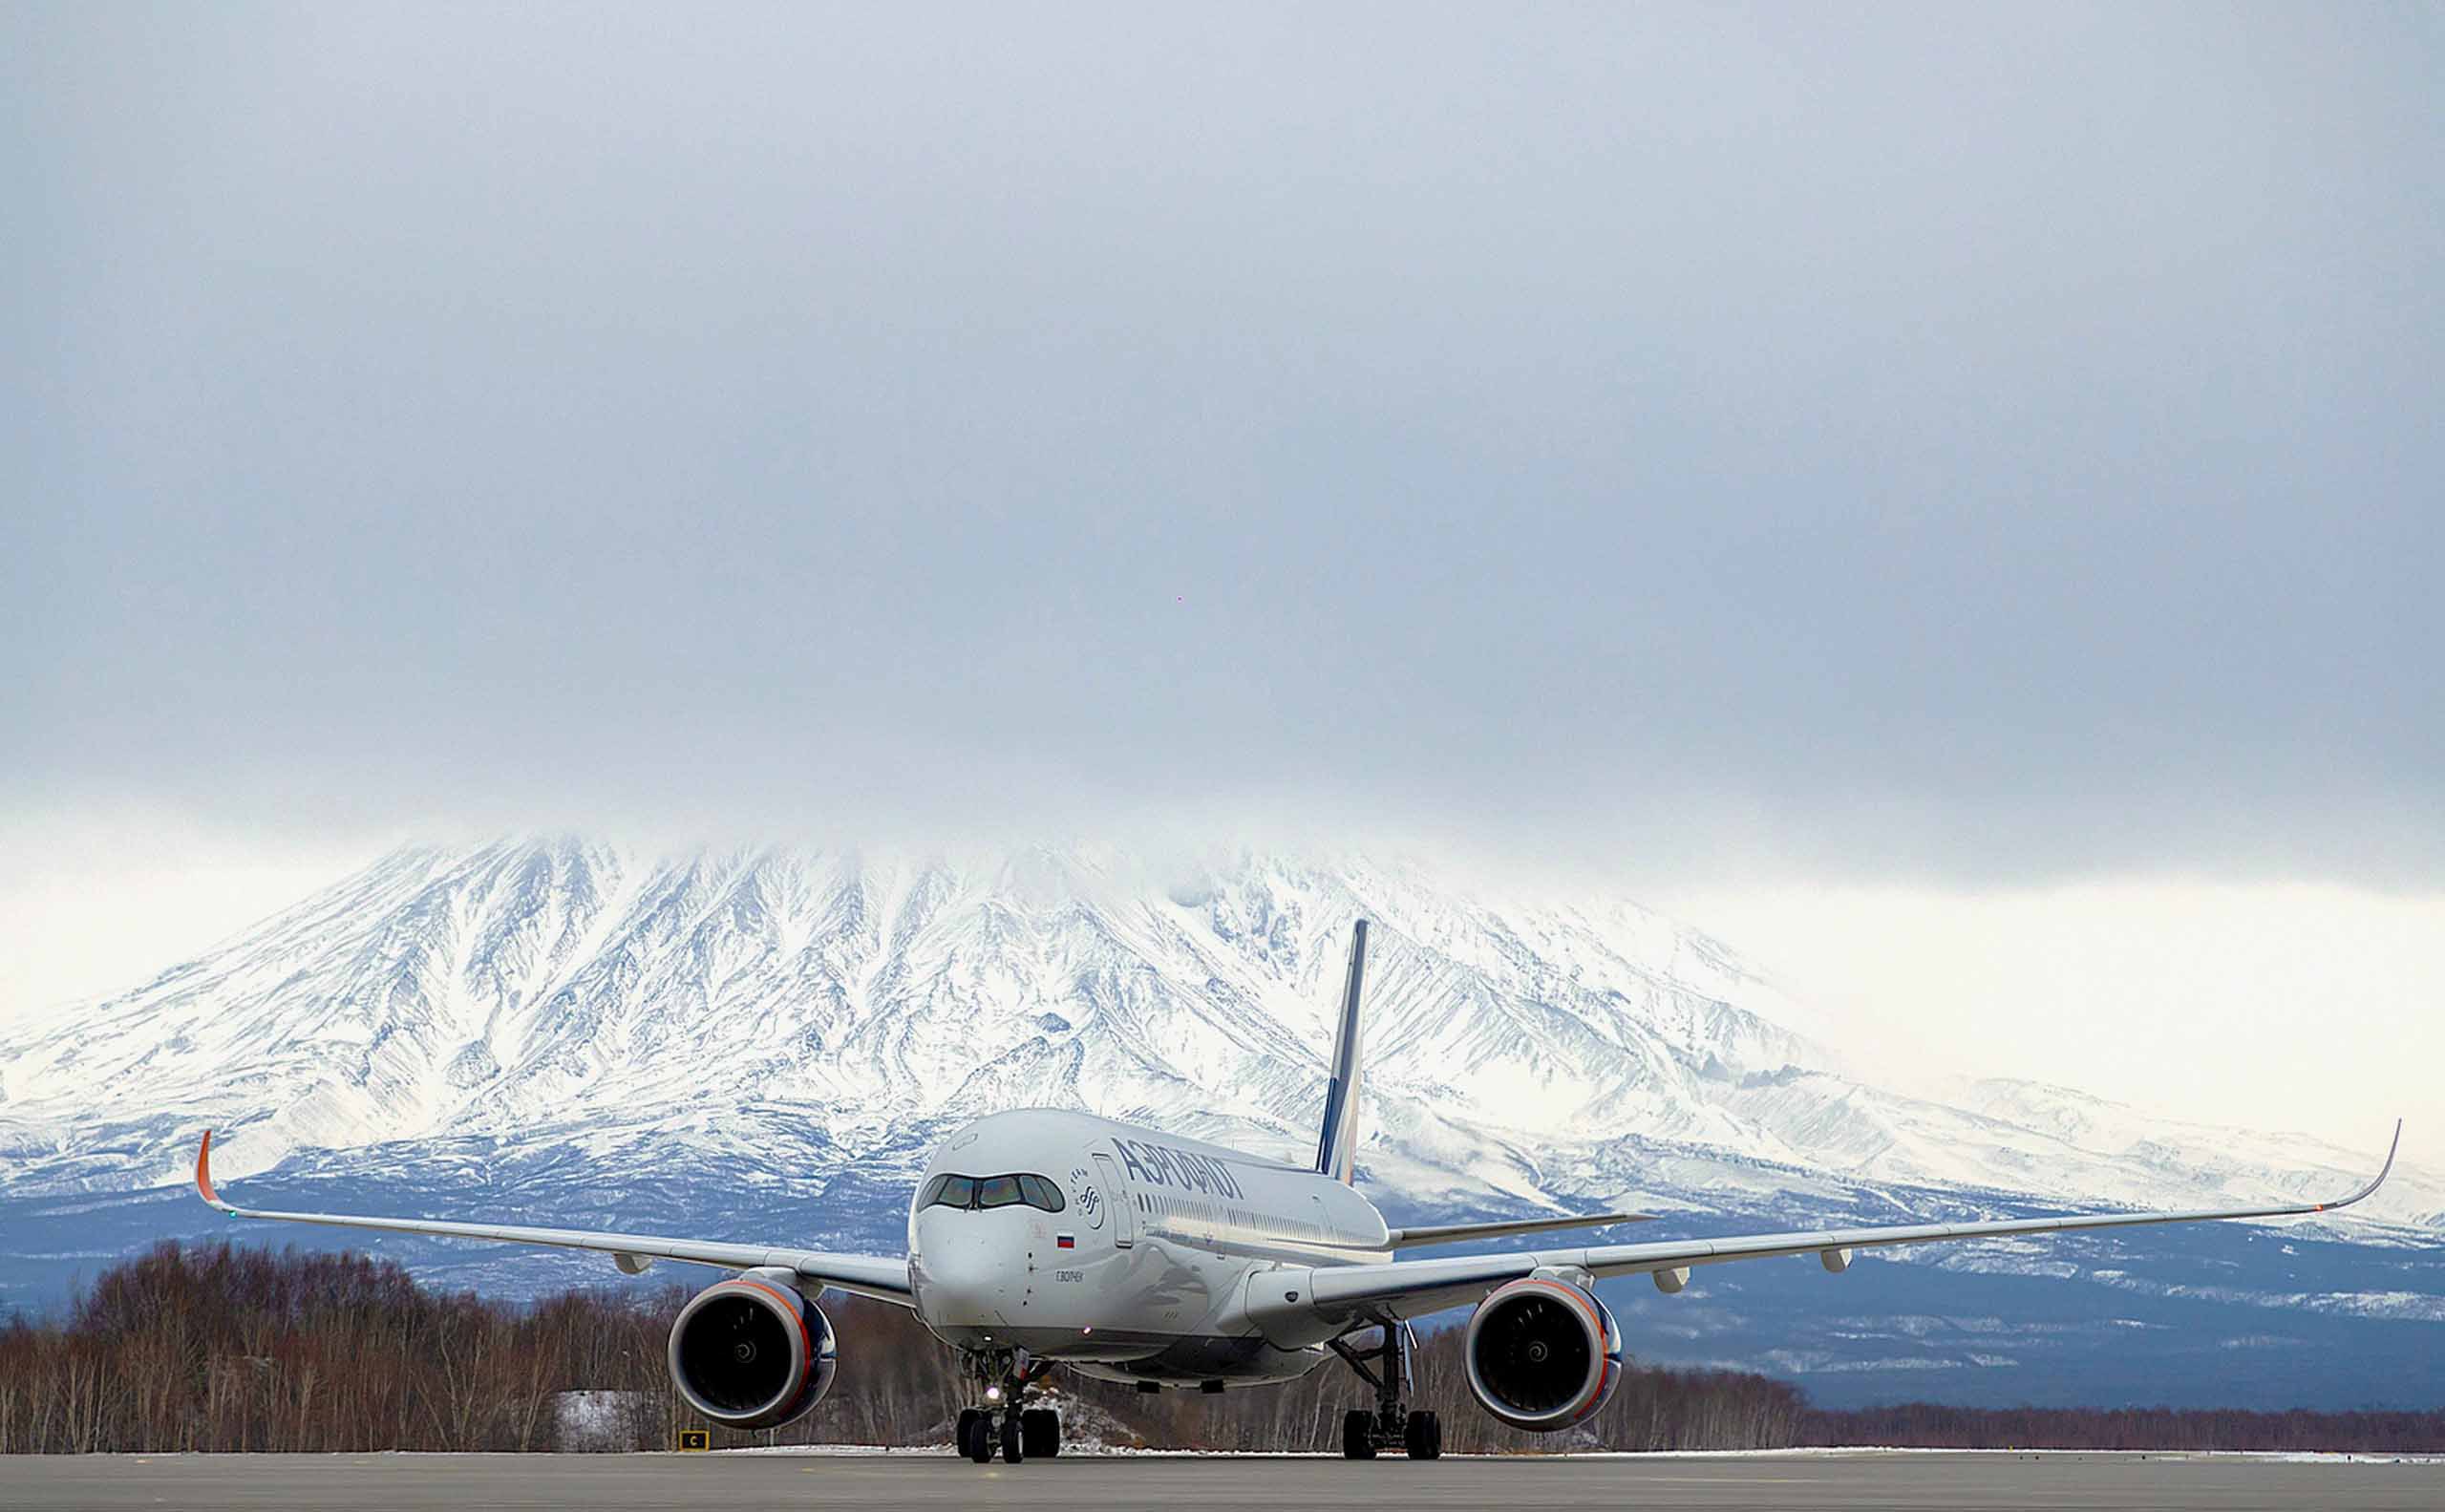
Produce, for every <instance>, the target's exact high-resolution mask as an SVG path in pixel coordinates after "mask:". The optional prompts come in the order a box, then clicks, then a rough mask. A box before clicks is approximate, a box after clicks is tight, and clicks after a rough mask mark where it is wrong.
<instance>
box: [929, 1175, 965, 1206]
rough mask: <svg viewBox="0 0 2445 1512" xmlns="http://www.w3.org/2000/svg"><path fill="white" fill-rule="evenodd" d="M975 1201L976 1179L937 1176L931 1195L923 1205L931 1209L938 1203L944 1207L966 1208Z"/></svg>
mask: <svg viewBox="0 0 2445 1512" xmlns="http://www.w3.org/2000/svg"><path fill="white" fill-rule="evenodd" d="M975 1201H976V1178H974V1177H972V1176H937V1177H935V1178H934V1191H933V1195H932V1196H931V1197H930V1198H929V1199H927V1201H926V1203H925V1205H926V1206H928V1207H932V1206H934V1205H936V1204H937V1203H939V1204H941V1205H942V1206H944V1207H966V1206H967V1205H968V1204H969V1203H973V1202H975Z"/></svg>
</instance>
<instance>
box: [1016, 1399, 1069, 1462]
mask: <svg viewBox="0 0 2445 1512" xmlns="http://www.w3.org/2000/svg"><path fill="white" fill-rule="evenodd" d="M1019 1447H1020V1448H1021V1449H1022V1450H1024V1451H1025V1452H1026V1454H1027V1457H1028V1458H1029V1459H1052V1457H1053V1456H1055V1455H1057V1454H1059V1453H1060V1452H1061V1415H1060V1414H1059V1413H1056V1412H1054V1411H1053V1410H1052V1408H1050V1407H1031V1408H1029V1409H1028V1410H1027V1411H1025V1412H1023V1413H1021V1414H1019Z"/></svg>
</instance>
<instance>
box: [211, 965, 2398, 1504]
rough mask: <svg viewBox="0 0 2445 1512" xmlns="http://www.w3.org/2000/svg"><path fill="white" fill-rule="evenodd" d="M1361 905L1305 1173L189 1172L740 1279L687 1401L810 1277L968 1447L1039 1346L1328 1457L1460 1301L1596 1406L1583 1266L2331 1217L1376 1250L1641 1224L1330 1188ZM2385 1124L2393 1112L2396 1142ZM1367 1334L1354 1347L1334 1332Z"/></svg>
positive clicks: (1003, 1122)
mask: <svg viewBox="0 0 2445 1512" xmlns="http://www.w3.org/2000/svg"><path fill="white" fill-rule="evenodd" d="M1366 967H1367V923H1366V921H1364V920H1361V921H1359V923H1358V925H1357V926H1356V927H1355V929H1354V930H1353V933H1352V937H1351V940H1350V976H1349V981H1348V984H1347V986H1346V988H1345V990H1344V992H1343V996H1342V1009H1341V1025H1340V1029H1339V1032H1338V1033H1337V1035H1336V1037H1335V1041H1334V1044H1333V1058H1332V1075H1331V1079H1330V1081H1329V1084H1328V1086H1327V1090H1326V1094H1325V1110H1324V1122H1323V1129H1322V1131H1321V1133H1320V1136H1319V1138H1318V1139H1317V1141H1316V1159H1315V1162H1314V1164H1313V1165H1312V1166H1311V1167H1303V1166H1297V1165H1287V1164H1285V1163H1283V1162H1282V1161H1273V1160H1267V1159H1265V1158H1263V1157H1260V1156H1254V1155H1248V1154H1245V1153H1243V1152H1242V1151H1238V1150H1232V1149H1226V1148H1224V1147H1223V1146H1221V1145H1217V1144H1207V1143H1203V1142H1201V1141H1199V1140H1195V1139H1179V1138H1175V1137H1172V1136H1168V1135H1164V1134H1160V1133H1158V1132H1156V1131H1154V1130H1150V1129H1142V1128H1138V1127H1136V1126H1135V1125H1132V1124H1126V1123H1117V1122H1115V1121H1113V1120H1112V1119H1109V1118H1094V1117H1091V1116H1089V1115H1087V1114H1082V1113H1069V1112H1064V1111H1060V1110H1057V1109H1052V1108H1030V1109H1023V1110H1020V1111H1018V1112H1013V1113H1000V1114H995V1115H993V1116H992V1117H990V1118H981V1119H979V1120H977V1121H976V1122H974V1123H971V1124H969V1125H967V1127H966V1128H964V1129H961V1130H960V1131H959V1132H958V1133H956V1134H954V1135H952V1136H951V1137H950V1138H949V1139H946V1140H945V1141H944V1142H943V1145H942V1147H941V1148H940V1149H938V1150H936V1151H935V1152H934V1157H933V1159H932V1160H931V1161H929V1162H927V1164H926V1167H925V1180H924V1181H922V1182H919V1183H918V1186H917V1192H916V1196H915V1198H914V1200H913V1201H912V1202H911V1203H909V1209H908V1253H907V1255H906V1256H905V1257H904V1258H903V1257H899V1256H888V1255H839V1254H826V1253H821V1252H818V1251H812V1250H805V1249H793V1248H788V1247H785V1246H767V1245H737V1244H722V1243H714V1242H709V1241H705V1240H696V1239H666V1238H658V1237H655V1236H652V1235H647V1234H605V1233H590V1232H585V1231H580V1230H574V1229H563V1228H531V1227H524V1226H521V1225H505V1224H466V1223H444V1222H438V1221H435V1220H429V1219H420V1218H376V1217H363V1216H354V1215H347V1214H337V1213H277V1212H264V1211H258V1210H256V1209H252V1208H244V1207H240V1206H237V1205H236V1204H234V1203H227V1202H224V1201H223V1200H222V1198H221V1196H220V1194H219V1193H217V1192H216V1191H214V1190H213V1185H212V1169H211V1163H210V1162H211V1156H212V1136H211V1135H210V1134H209V1133H206V1134H205V1135H204V1137H203V1144H202V1149H201V1150H200V1151H199V1152H198V1154H197V1156H196V1168H195V1179H196V1187H197V1190H199V1191H200V1192H201V1193H202V1196H203V1200H204V1201H205V1202H207V1203H211V1204H212V1205H213V1206H215V1207H217V1208H219V1209H220V1210H221V1211H223V1213H226V1214H228V1215H230V1216H231V1217H233V1218H271V1219H281V1220H285V1221H287V1222H291V1223H303V1224H332V1225H346V1226H349V1227H355V1228H378V1229H388V1230H392V1231H395V1232H401V1233H411V1234H438V1235H443V1236H446V1237H452V1238H464V1239H491V1240H502V1241H506V1242H509V1243H512V1244H526V1245H556V1246H565V1247H568V1248H573V1249H591V1250H600V1251H605V1252H607V1253H608V1254H610V1255H611V1257H612V1259H613V1260H614V1262H615V1263H616V1264H617V1265H618V1267H619V1268H620V1269H621V1270H622V1271H624V1272H626V1273H627V1274H629V1275H636V1274H639V1273H641V1272H642V1271H644V1270H645V1268H646V1267H648V1266H649V1265H650V1264H652V1263H653V1262H654V1261H656V1260H677V1261H689V1262H692V1263H695V1264H698V1265H707V1266H715V1267H722V1268H725V1269H729V1270H733V1271H735V1272H737V1274H735V1275H733V1276H732V1277H730V1278H728V1279H726V1280H723V1281H719V1282H716V1283H715V1284H713V1285H712V1286H711V1287H708V1288H705V1289H704V1290H703V1291H701V1292H699V1293H698V1294H697V1295H696V1296H695V1297H694V1298H693V1299H691V1301H690V1302H689V1303H688V1305H687V1306H686V1307H685V1308H683V1309H682V1310H680V1313H679V1317H678V1320H677V1321H676V1322H675V1323H674V1324H673V1325H672V1326H671V1330H670V1376H671V1381H672V1383H673V1384H674V1385H675V1386H676V1387H677V1388H678V1391H679V1395H681V1396H682V1397H684V1398H685V1399H686V1400H687V1402H688V1404H689V1405H690V1406H691V1407H692V1408H694V1409H695V1410H696V1411H697V1412H698V1413H700V1414H702V1415H703V1416H705V1417H706V1418H707V1419H709V1420H711V1421H712V1422H715V1423H719V1424H722V1425H724V1426H727V1427H732V1428H772V1427H777V1426H779V1425H781V1424H783V1423H788V1422H792V1421H795V1420H796V1419H797V1418H798V1417H799V1416H803V1415H804V1414H805V1413H807V1412H808V1411H810V1410H811V1409H813V1408H814V1406H815V1404H816V1403H817V1402H818V1401H819V1400H820V1399H821V1398H822V1396H823V1394H824V1392H825V1391H826V1390H827V1389H828V1388H829V1387H830V1386H831V1384H832V1378H833V1374H834V1371H835V1368H836V1363H835V1354H834V1347H835V1340H834V1336H833V1330H832V1325H831V1323H830V1321H829V1320H828V1319H826V1318H825V1317H824V1315H823V1312H822V1310H820V1309H819V1308H818V1307H817V1306H816V1303H817V1300H818V1299H819V1297H820V1296H821V1294H822V1293H823V1292H824V1291H825V1290H826V1289H838V1290H840V1291H845V1292H852V1293H855V1294H857V1295H860V1296H866V1297H875V1298H880V1299H881V1300H882V1301H885V1302H890V1303H896V1304H898V1305H899V1306H901V1307H904V1308H908V1309H911V1310H914V1311H915V1312H916V1314H917V1316H918V1318H919V1319H920V1320H922V1321H923V1322H924V1323H925V1327H926V1328H927V1329H928V1330H930V1331H932V1332H933V1333H934V1334H935V1335H936V1336H937V1337H939V1338H941V1339H942V1340H943V1341H944V1342H945V1343H946V1344H949V1345H950V1346H951V1347H953V1348H954V1349H957V1350H959V1351H960V1352H962V1354H963V1355H964V1356H965V1360H966V1365H967V1376H968V1378H969V1380H970V1382H971V1389H972V1395H973V1396H974V1399H975V1400H974V1405H972V1406H970V1407H968V1408H967V1409H966V1410H964V1411H963V1412H962V1413H961V1414H960V1418H959V1428H958V1441H959V1448H960V1450H961V1451H962V1452H963V1453H965V1454H966V1455H967V1457H968V1458H970V1459H974V1460H975V1461H977V1462H978V1463H980V1464H982V1463H985V1462H986V1461H988V1460H989V1459H992V1457H993V1455H994V1453H995V1452H996V1450H997V1449H998V1451H999V1452H1000V1454H1001V1456H1002V1458H1003V1459H1005V1460H1007V1461H1009V1462H1010V1463H1013V1464H1015V1463H1018V1462H1019V1461H1020V1460H1022V1459H1027V1458H1031V1457H1043V1456H1051V1455H1054V1454H1058V1453H1059V1452H1060V1432H1061V1430H1060V1421H1059V1418H1058V1417H1057V1416H1056V1415H1055V1414H1054V1412H1053V1411H1052V1409H1050V1408H1046V1407H1043V1406H1040V1405H1031V1401H1030V1399H1031V1394H1033V1393H1035V1392H1036V1391H1037V1389H1038V1388H1039V1387H1040V1386H1041V1384H1042V1383H1043V1382H1044V1380H1045V1378H1046V1376H1047V1375H1048V1374H1050V1373H1051V1372H1052V1369H1053V1368H1054V1367H1055V1366H1056V1365H1066V1366H1068V1367H1070V1368H1071V1369H1072V1370H1074V1371H1078V1372H1081V1373H1083V1374H1089V1375H1095V1376H1100V1377H1102V1378H1104V1379H1107V1380H1116V1381H1129V1382H1136V1383H1137V1388H1138V1390H1140V1391H1148V1392H1152V1391H1159V1390H1160V1389H1162V1388H1163V1387H1165V1386H1174V1387H1192V1386H1193V1387H1197V1388H1199V1389H1201V1390H1203V1391H1208V1392H1219V1391H1222V1390H1223V1389H1225V1388H1226V1387H1237V1386H1250V1385H1259V1384H1264V1383H1268V1382H1275V1381H1286V1380H1292V1379H1295V1378H1297V1377H1299V1376H1302V1375H1305V1374H1308V1372H1310V1371H1312V1370H1314V1369H1315V1368H1316V1367H1318V1366H1319V1365H1322V1364H1324V1363H1325V1361H1327V1360H1328V1359H1329V1358H1333V1357H1335V1356H1338V1357H1339V1358H1340V1359H1342V1360H1343V1361H1344V1362H1345V1363H1347V1364H1348V1365H1349V1366H1350V1368H1351V1369H1352V1370H1353V1371H1355V1372H1357V1373H1358V1374H1359V1376H1360V1377H1361V1378H1362V1379H1364V1380H1365V1381H1366V1382H1367V1384H1368V1385H1369V1386H1370V1387H1371V1388H1372V1389H1373V1391H1374V1394H1375V1407H1374V1409H1373V1410H1372V1411H1369V1410H1366V1409H1352V1410H1350V1412H1349V1413H1347V1414H1346V1415H1345V1416H1344V1417H1343V1422H1342V1452H1343V1453H1344V1454H1345V1455H1347V1456H1348V1457H1350V1459H1373V1458H1374V1457H1375V1454H1376V1452H1377V1451H1378V1450H1379V1449H1400V1450H1403V1451H1405V1452H1406V1453H1407V1454H1408V1455H1409V1456H1410V1458H1412V1459H1435V1457H1436V1456H1437V1455H1438V1454H1440V1453H1441V1451H1442V1440H1443V1435H1442V1428H1441V1425H1440V1424H1439V1423H1438V1422H1437V1421H1436V1420H1435V1414H1433V1413H1431V1412H1424V1411H1418V1412H1413V1411H1411V1410H1410V1409H1409V1406H1408V1400H1407V1398H1408V1395H1409V1388H1410V1386H1411V1379H1410V1355H1411V1351H1412V1349H1413V1347H1414V1336H1413V1335H1412V1333H1411V1331H1410V1320H1411V1319H1413V1318H1417V1317H1422V1316H1425V1315H1426V1314H1428V1313H1431V1312H1437V1311H1441V1310H1444V1309H1447V1308H1454V1307H1458V1306H1462V1305H1465V1304H1470V1303H1474V1304H1476V1308H1477V1310H1476V1311H1475V1312H1474V1313H1473V1314H1472V1315H1471V1317H1470V1319H1469V1323H1468V1333H1467V1336H1466V1340H1465V1349H1464V1358H1465V1360H1466V1368H1467V1372H1468V1384H1469V1390H1470V1392H1471V1394H1472V1395H1475V1396H1476V1397H1477V1399H1478V1404H1479V1405H1480V1406H1482V1407H1483V1408H1484V1409H1485V1410H1486V1411H1487V1412H1489V1413H1492V1414H1493V1415H1494V1416H1496V1417H1498V1418H1500V1419H1501V1420H1502V1421H1504V1422H1506V1423H1510V1424H1512V1425H1513V1426H1515V1427H1519V1428H1525V1429H1530V1430H1533V1431H1539V1432H1545V1431H1551V1430H1554V1429H1559V1428H1565V1427H1568V1426H1570V1425H1571V1424H1573V1423H1577V1422H1580V1421H1582V1420H1583V1419H1584V1418H1586V1417H1587V1416H1589V1415H1590V1414H1592V1413H1594V1412H1595V1411H1596V1410H1597V1409H1598V1408H1600V1407H1602V1406H1604V1405H1605V1398H1606V1397H1607V1396H1608V1395H1611V1393H1612V1390H1613V1385H1614V1382H1615V1380H1616V1379H1617V1378H1618V1377H1619V1375H1620V1374H1621V1369H1622V1333H1621V1330H1620V1329H1619V1328H1618V1327H1617V1326H1616V1325H1615V1323H1614V1321H1613V1314H1612V1312H1611V1311H1610V1310H1608V1309H1607V1308H1606V1307H1605V1304H1604V1303H1603V1302H1601V1301H1599V1300H1598V1299H1597V1296H1596V1292H1595V1289H1594V1287H1595V1283H1596V1282H1598V1281H1599V1280H1603V1279H1605V1278H1607V1277H1613V1276H1627V1275H1646V1276H1649V1277H1651V1278H1653V1280H1654V1283H1655V1285H1656V1287H1657V1288H1659V1289H1661V1290H1663V1291H1665V1292H1668V1293H1672V1292H1678V1291H1680V1290H1681V1289H1682V1288H1683V1287H1685V1286H1687V1285H1688V1284H1689V1280H1690V1267H1695V1266H1712V1265H1720V1264H1723V1263H1724V1262H1727V1261H1733V1260H1760V1259H1764V1258H1766V1257H1768V1256H1775V1255H1806V1254H1811V1253H1814V1254H1816V1255H1817V1256H1818V1259H1819V1260H1820V1261H1821V1262H1822V1263H1823V1265H1824V1267H1825V1268H1826V1269H1827V1270H1829V1271H1836V1272H1839V1271H1842V1270H1846V1269H1848V1268H1850V1266H1851V1257H1852V1256H1853V1254H1854V1253H1855V1252H1857V1251H1858V1250H1860V1249H1865V1248H1869V1247H1871V1246H1882V1245H1913V1244H1926V1243H1933V1242H1937V1241H1942V1240H1954V1239H1983V1238H1991V1237H1995V1236H1998V1235H2005V1234H2044V1233H2055V1232H2060V1231H2064V1230H2069V1229H2085V1228H2119V1227H2127V1226H2131V1225H2139V1224H2174V1223H2189V1222H2193V1221H2200V1220H2208V1219H2228V1218H2281V1217H2288V1216H2292V1215H2296V1214H2305V1213H2321V1212H2328V1211H2331V1210H2333V1209H2335V1208H2338V1207H2344V1206H2348V1205H2349V1204H2350V1203H2356V1202H2359V1201H2360V1200H2361V1199H2362V1198H2364V1197H2367V1196H2368V1195H2369V1194H2370V1193H2371V1192H2373V1191H2375V1190H2376V1189H2377V1187H2378V1185H2379V1183H2381V1182H2384V1181H2385V1179H2386V1173H2387V1172H2388V1171H2391V1170H2392V1168H2393V1162H2394V1154H2393V1148H2392V1147H2390V1148H2389V1149H2388V1150H2387V1152H2386V1164H2385V1167H2384V1168H2383V1169H2381V1170H2379V1171H2378V1173H2377V1178H2376V1180H2375V1181H2372V1182H2370V1183H2369V1184H2368V1185H2367V1186H2364V1187H2362V1188H2361V1189H2360V1190H2358V1191H2356V1192H2354V1193H2352V1194H2351V1195H2350V1196H2349V1197H2344V1198H2339V1199H2337V1200H2335V1201H2333V1202H2329V1203H2302V1204H2298V1205H2293V1206H2283V1207H2250V1208H2234V1209H2229V1210H2222V1211H2205V1212H2188V1213H2109V1214H2081V1215H2073V1216H2070V1217H2061V1218H2029V1219H2009V1220H2005V1221H2003V1222H1999V1223H1979V1224H1923V1225H1903V1226H1898V1227H1884V1228H1853V1229H1827V1230H1820V1231H1813V1232H1806V1233H1786V1234H1763V1235H1755V1236H1751V1237H1745V1238H1737V1239H1668V1240H1662V1241H1659V1242H1656V1243H1653V1244H1643V1245H1606V1246H1573V1247H1568V1248H1557V1249H1515V1250H1507V1251H1502V1252H1499V1253H1494V1254H1470V1255H1459V1256H1454V1257H1449V1258H1444V1259H1395V1258H1393V1256H1394V1253H1395V1252H1396V1251H1398V1250H1403V1249H1409V1248H1414V1247H1416V1246H1427V1245H1444V1244H1453V1243H1456V1242H1460V1241H1467V1240H1486V1239H1491V1238H1504V1237H1511V1236H1517V1235H1522V1234H1531V1233H1537V1232H1541V1231H1543V1230H1549V1229H1560V1228H1574V1227H1594V1226H1599V1225H1609V1224H1623V1223H1639V1222H1646V1221H1647V1217H1646V1215H1643V1214H1638V1213H1592V1214H1587V1215H1584V1216H1582V1217H1571V1218H1541V1219H1528V1220H1521V1221H1516V1222H1505V1223H1486V1224H1445V1225H1431V1226H1425V1227H1393V1226H1392V1225H1388V1224H1386V1223H1385V1222H1384V1218H1383V1215H1382V1214H1380V1213H1379V1212H1377V1211H1376V1209H1375V1206H1374V1204H1373V1203H1370V1202H1369V1201H1368V1200H1367V1199H1366V1198H1365V1197H1363V1196H1361V1195H1360V1194H1359V1193H1358V1192H1357V1191H1356V1190H1355V1189H1354V1187H1353V1186H1352V1184H1351V1182H1352V1178H1353V1176H1354V1175H1355V1169H1354V1156H1355V1152H1356V1149H1357V1143H1358V1082H1359V1054H1358V1045H1359V1016H1358V1003H1359V990H1360V985H1361V983H1362V981H1363V980H1364V977H1365V974H1366ZM2401 1142H2402V1125H2401V1123H2400V1122H2399V1121H2397V1122H2396V1123H2395V1125H2394V1145H2396V1146H2399V1145H2400V1144H2401ZM1370 1331H1376V1332H1378V1333H1379V1337H1380V1342H1375V1343H1371V1344H1370V1345H1367V1346H1366V1347H1363V1348H1362V1347H1360V1346H1359V1345H1357V1344H1356V1343H1354V1342H1353V1340H1354V1339H1356V1338H1358V1337H1360V1336H1362V1335H1364V1334H1366V1333H1368V1332H1370Z"/></svg>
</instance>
